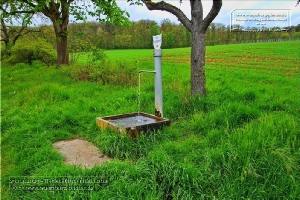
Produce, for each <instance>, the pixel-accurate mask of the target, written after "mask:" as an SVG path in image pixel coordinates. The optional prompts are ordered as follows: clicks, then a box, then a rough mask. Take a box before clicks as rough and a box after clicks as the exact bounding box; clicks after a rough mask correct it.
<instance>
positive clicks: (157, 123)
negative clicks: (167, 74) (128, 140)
mask: <svg viewBox="0 0 300 200" xmlns="http://www.w3.org/2000/svg"><path fill="white" fill-rule="evenodd" d="M161 41H162V37H161V34H160V35H156V36H153V46H154V51H153V56H154V71H150V70H140V71H139V94H138V95H139V97H138V98H139V99H138V107H139V108H138V112H135V113H129V114H122V115H113V116H106V117H97V118H96V123H97V125H98V126H99V127H100V128H101V129H102V130H103V129H106V128H110V129H112V130H115V131H117V132H119V133H127V134H129V135H130V136H131V137H137V136H138V135H139V133H140V132H148V131H153V130H158V129H162V128H163V127H164V126H168V125H170V124H171V121H170V120H168V119H166V118H163V96H162V73H161V57H162V50H161V49H160V46H161ZM141 73H153V74H154V87H155V114H154V115H152V114H148V113H143V112H140V84H141V78H140V76H141Z"/></svg>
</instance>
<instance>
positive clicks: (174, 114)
mask: <svg viewBox="0 0 300 200" xmlns="http://www.w3.org/2000/svg"><path fill="white" fill-rule="evenodd" d="M299 45H300V42H299V41H293V42H278V43H259V44H238V45H223V46H212V47H207V53H206V76H207V91H208V95H207V97H205V98H204V97H191V96H190V95H189V91H190V87H189V76H190V75H189V74H190V67H189V56H190V48H181V49H166V50H163V94H164V115H165V117H166V118H168V119H171V120H172V125H171V126H170V127H167V128H165V129H163V130H162V131H158V132H156V133H145V134H142V135H141V136H140V137H139V138H136V139H133V140H132V139H130V138H128V137H127V136H124V135H118V134H116V133H113V132H110V131H104V132H101V131H100V130H99V129H98V127H96V124H95V118H96V117H100V116H106V115H115V114H123V113H130V112H136V111H137V109H138V105H137V91H138V89H137V82H138V73H137V72H138V70H140V69H153V58H152V50H110V51H106V54H107V55H108V57H109V58H111V60H112V61H111V62H113V63H116V64H109V65H108V66H114V67H113V68H110V69H107V68H106V66H102V65H101V63H100V64H99V63H98V64H95V66H86V65H85V63H86V59H87V58H86V57H85V56H82V57H80V60H79V63H77V64H76V66H69V67H62V68H59V69H57V68H55V67H45V66H43V65H42V64H41V63H39V62H35V63H34V64H33V65H32V66H28V65H25V64H17V65H15V66H13V67H8V66H2V70H1V79H2V84H1V100H2V105H1V129H2V130H1V132H2V134H1V147H2V148H1V158H2V159H1V165H2V166H1V175H2V178H1V179H2V180H1V189H2V194H1V195H2V199H12V200H13V199H28V200H29V199H30V200H31V199H149V200H150V199H299V197H300V132H299V130H300V129H299V128H300V127H299V124H300V123H299V122H300V121H299V120H300V116H299V112H300V107H299V102H300V95H299V86H300V85H299V78H300V75H299V64H300V63H299V55H300V49H299ZM106 63H108V62H106ZM102 64H103V63H102ZM95 68H97V70H95ZM75 69H76V70H75ZM84 70H85V71H84ZM87 72H88V73H87ZM91 74H92V75H91ZM103 76H105V77H103ZM153 89H154V86H153V75H152V74H143V75H142V87H141V110H142V111H143V112H148V113H154V92H153ZM73 138H84V139H86V140H88V141H90V142H92V143H94V144H95V145H97V146H98V147H99V148H100V149H101V151H103V152H105V153H106V154H108V155H109V156H111V157H112V158H114V160H113V162H111V163H107V164H106V165H104V166H101V167H100V166H95V167H94V168H93V169H91V170H89V169H82V168H80V167H75V166H69V165H64V164H63V160H64V159H63V157H62V156H61V155H60V154H59V153H58V152H56V151H54V150H53V148H52V144H53V143H54V142H56V141H59V140H68V139H73ZM45 179H49V180H52V181H53V182H48V183H46V182H45ZM86 179H93V180H96V181H94V182H85V183H82V182H81V183H80V182H79V183H78V181H80V180H86ZM42 180H44V182H43V183H42ZM60 180H73V181H71V182H70V183H69V182H68V183H65V182H59V181H60ZM74 180H76V181H77V182H76V183H75V181H74ZM18 181H19V182H18ZM22 181H23V182H22ZM34 181H35V182H34ZM66 185H67V186H68V188H67V190H66V191H64V190H60V189H59V187H63V186H66ZM19 186H55V187H57V188H54V189H53V188H52V189H49V190H41V189H39V188H37V187H36V188H30V187H27V189H26V190H25V189H24V188H19Z"/></svg>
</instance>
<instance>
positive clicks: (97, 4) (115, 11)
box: [1, 0, 129, 64]
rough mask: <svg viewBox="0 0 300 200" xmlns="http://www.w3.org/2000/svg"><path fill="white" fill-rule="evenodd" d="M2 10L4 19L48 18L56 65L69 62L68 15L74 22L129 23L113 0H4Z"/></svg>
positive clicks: (125, 15)
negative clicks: (53, 34) (92, 17)
mask: <svg viewBox="0 0 300 200" xmlns="http://www.w3.org/2000/svg"><path fill="white" fill-rule="evenodd" d="M4 7H5V8H7V9H3V8H4ZM1 10H2V13H3V18H10V17H11V16H16V15H19V14H24V15H25V16H30V15H32V14H43V15H44V16H45V17H47V18H48V19H50V20H51V22H52V24H53V27H54V31H55V35H56V41H57V58H58V64H68V63H69V53H68V45H67V44H68V40H67V30H68V24H69V18H70V15H72V16H74V18H75V19H76V20H86V18H87V16H88V15H91V16H94V17H96V18H97V20H99V21H106V22H108V23H115V24H117V25H128V24H129V20H128V17H129V14H128V12H126V11H123V10H121V9H120V8H119V7H118V6H117V4H116V1H115V0H89V1H84V0H82V1H81V0H45V1H39V0H6V1H1ZM25 19H26V20H25V22H26V24H30V23H32V22H31V21H30V18H28V17H27V18H26V17H25Z"/></svg>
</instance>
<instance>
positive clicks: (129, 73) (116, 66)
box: [63, 55, 138, 85]
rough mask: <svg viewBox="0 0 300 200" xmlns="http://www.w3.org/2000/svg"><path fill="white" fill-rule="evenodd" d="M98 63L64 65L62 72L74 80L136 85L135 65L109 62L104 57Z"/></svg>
mask: <svg viewBox="0 0 300 200" xmlns="http://www.w3.org/2000/svg"><path fill="white" fill-rule="evenodd" d="M101 56H104V57H105V59H104V60H102V62H101V63H99V64H94V65H73V66H65V68H64V69H63V70H64V73H65V74H66V75H67V76H69V77H71V78H72V79H73V80H75V81H92V82H97V83H100V84H114V85H136V84H137V82H138V80H137V71H138V70H137V66H135V65H133V64H132V63H129V62H111V61H110V60H109V59H107V58H106V56H105V55H101Z"/></svg>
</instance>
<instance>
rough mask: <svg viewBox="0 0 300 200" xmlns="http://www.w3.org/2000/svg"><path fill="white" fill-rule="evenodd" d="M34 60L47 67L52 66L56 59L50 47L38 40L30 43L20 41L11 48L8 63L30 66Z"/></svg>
mask: <svg viewBox="0 0 300 200" xmlns="http://www.w3.org/2000/svg"><path fill="white" fill-rule="evenodd" d="M34 60H40V61H42V62H43V63H45V64H47V65H52V64H54V63H55V62H56V60H57V59H56V52H55V50H54V49H53V48H52V45H51V44H49V43H47V42H46V41H45V40H42V39H38V38H37V39H36V40H33V41H30V42H29V41H28V40H20V41H18V42H17V43H16V45H15V46H13V47H12V50H11V56H10V58H9V59H8V63H10V64H16V63H27V64H30V65H31V64H32V63H33V61H34Z"/></svg>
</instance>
